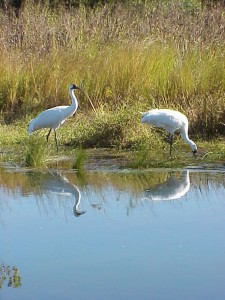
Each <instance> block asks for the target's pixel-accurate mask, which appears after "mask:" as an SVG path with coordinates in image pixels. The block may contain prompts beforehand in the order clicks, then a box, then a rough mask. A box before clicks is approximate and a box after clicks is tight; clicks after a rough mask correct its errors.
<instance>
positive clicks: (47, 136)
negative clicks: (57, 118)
mask: <svg viewBox="0 0 225 300" xmlns="http://www.w3.org/2000/svg"><path fill="white" fill-rule="evenodd" d="M51 131H52V129H51V128H50V130H49V132H48V134H47V135H46V140H47V142H48V138H49V135H50V133H51Z"/></svg>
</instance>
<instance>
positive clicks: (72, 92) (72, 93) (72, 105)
mask: <svg viewBox="0 0 225 300" xmlns="http://www.w3.org/2000/svg"><path fill="white" fill-rule="evenodd" d="M69 93H70V96H71V98H72V104H71V106H70V107H71V111H72V114H74V113H75V111H76V110H77V108H78V101H77V98H76V96H75V93H74V90H73V89H69Z"/></svg>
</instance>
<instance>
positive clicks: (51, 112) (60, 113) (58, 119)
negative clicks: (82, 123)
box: [28, 84, 80, 151]
mask: <svg viewBox="0 0 225 300" xmlns="http://www.w3.org/2000/svg"><path fill="white" fill-rule="evenodd" d="M74 90H80V88H78V87H77V86H76V85H75V84H70V86H69V94H70V96H71V98H72V104H71V105H70V106H56V107H53V108H50V109H47V110H45V111H43V112H41V113H40V114H39V115H38V116H37V117H36V118H34V119H33V120H31V121H30V123H29V125H28V133H29V134H31V133H32V132H34V131H36V130H39V129H42V128H50V130H49V132H48V134H47V136H46V139H47V142H48V138H49V135H50V133H51V131H52V129H53V130H54V133H55V143H56V148H57V151H58V140H57V136H56V130H57V129H58V128H59V126H60V125H62V124H63V123H64V122H65V121H66V119H67V118H69V117H71V116H72V115H73V114H74V113H75V112H76V110H77V108H78V101H77V98H76V96H75V94H74Z"/></svg>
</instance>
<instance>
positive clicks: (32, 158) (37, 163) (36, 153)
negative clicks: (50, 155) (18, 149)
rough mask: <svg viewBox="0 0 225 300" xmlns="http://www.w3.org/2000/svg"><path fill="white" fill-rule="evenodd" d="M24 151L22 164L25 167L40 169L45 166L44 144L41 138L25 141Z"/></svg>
mask: <svg viewBox="0 0 225 300" xmlns="http://www.w3.org/2000/svg"><path fill="white" fill-rule="evenodd" d="M25 149H26V150H25V158H24V164H25V166H26V167H42V166H44V165H45V160H46V157H47V154H46V150H45V149H46V142H45V143H44V141H43V139H42V138H38V137H37V136H35V137H33V136H31V137H30V138H28V139H27V141H26V145H25Z"/></svg>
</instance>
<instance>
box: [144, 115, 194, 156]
mask: <svg viewBox="0 0 225 300" xmlns="http://www.w3.org/2000/svg"><path fill="white" fill-rule="evenodd" d="M141 122H142V123H147V124H150V125H153V126H156V127H159V128H163V129H165V130H166V131H168V132H169V144H170V156H171V152H172V144H173V134H174V132H175V131H179V132H180V134H181V137H182V138H183V140H184V141H185V142H186V143H187V144H188V145H189V146H190V147H191V150H192V152H193V154H195V153H196V151H197V146H196V144H195V143H194V142H193V141H192V140H190V139H189V137H188V119H187V117H186V116H185V115H184V114H182V113H181V112H179V111H176V110H171V109H152V110H149V111H147V112H144V113H142V118H141Z"/></svg>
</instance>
